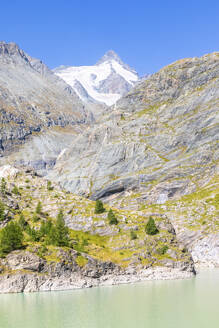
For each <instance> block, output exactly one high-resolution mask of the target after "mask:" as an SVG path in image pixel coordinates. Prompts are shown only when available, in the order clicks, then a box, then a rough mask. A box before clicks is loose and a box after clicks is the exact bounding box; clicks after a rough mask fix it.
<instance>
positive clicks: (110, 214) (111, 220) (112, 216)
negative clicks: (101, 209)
mask: <svg viewBox="0 0 219 328" xmlns="http://www.w3.org/2000/svg"><path fill="white" fill-rule="evenodd" d="M107 218H108V220H109V224H118V220H117V218H116V216H115V214H114V213H113V211H112V209H110V210H109V212H108V215H107Z"/></svg>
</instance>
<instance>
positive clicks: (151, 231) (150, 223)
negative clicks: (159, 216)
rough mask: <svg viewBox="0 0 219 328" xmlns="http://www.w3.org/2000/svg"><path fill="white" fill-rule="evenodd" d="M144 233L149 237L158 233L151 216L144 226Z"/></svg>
mask: <svg viewBox="0 0 219 328" xmlns="http://www.w3.org/2000/svg"><path fill="white" fill-rule="evenodd" d="M145 232H146V233H147V234H148V235H151V236H153V235H156V234H157V233H158V232H159V230H158V229H157V227H156V224H155V221H154V219H153V218H152V217H151V216H150V218H149V220H148V222H147V224H146V227H145Z"/></svg>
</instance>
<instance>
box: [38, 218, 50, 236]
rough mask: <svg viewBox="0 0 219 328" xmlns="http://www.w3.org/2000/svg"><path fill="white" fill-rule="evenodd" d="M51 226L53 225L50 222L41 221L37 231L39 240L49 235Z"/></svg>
mask: <svg viewBox="0 0 219 328" xmlns="http://www.w3.org/2000/svg"><path fill="white" fill-rule="evenodd" d="M52 226H53V224H52V221H51V220H47V221H43V222H42V223H41V226H40V230H39V234H40V238H42V237H45V236H47V235H48V234H49V233H50V230H51V229H52Z"/></svg>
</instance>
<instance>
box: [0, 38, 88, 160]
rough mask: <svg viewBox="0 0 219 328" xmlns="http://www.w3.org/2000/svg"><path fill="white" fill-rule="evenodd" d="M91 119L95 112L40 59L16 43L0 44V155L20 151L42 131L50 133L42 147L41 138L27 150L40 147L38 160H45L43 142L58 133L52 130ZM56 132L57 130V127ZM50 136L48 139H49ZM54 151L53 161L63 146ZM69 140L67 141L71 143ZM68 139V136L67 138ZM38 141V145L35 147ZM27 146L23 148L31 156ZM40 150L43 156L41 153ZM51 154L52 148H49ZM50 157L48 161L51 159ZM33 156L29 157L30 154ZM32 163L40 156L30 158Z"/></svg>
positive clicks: (52, 138) (57, 143) (31, 143)
mask: <svg viewBox="0 0 219 328" xmlns="http://www.w3.org/2000/svg"><path fill="white" fill-rule="evenodd" d="M90 121H92V114H91V113H90V112H89V111H88V110H87V109H86V108H85V106H84V104H83V103H82V102H81V100H80V99H79V98H78V96H77V95H76V93H75V92H74V91H73V89H72V88H71V87H70V86H69V85H67V84H66V83H65V82H64V81H63V80H61V79H59V78H58V77H57V76H56V75H55V74H53V73H52V71H50V70H49V68H48V67H47V66H46V65H44V64H43V63H42V62H41V61H40V60H37V59H35V58H32V57H30V56H29V55H27V54H26V53H25V52H24V51H23V50H21V49H20V48H19V47H18V46H17V45H16V44H14V43H5V42H1V43H0V155H1V156H2V155H4V156H5V155H8V154H10V153H12V152H13V151H19V147H20V145H22V144H26V142H27V141H28V142H29V140H33V139H34V136H35V135H37V136H38V135H40V133H41V132H42V131H43V132H44V136H45V134H47V135H48V138H46V137H45V138H44V143H42V147H41V146H40V143H39V141H40V139H39V138H38V139H37V141H36V142H35V141H33V142H30V146H29V147H28V149H29V150H30V151H31V150H33V148H35V149H36V148H37V151H36V152H37V153H38V161H43V160H44V159H46V152H45V151H44V148H45V147H44V144H45V143H47V144H51V143H52V140H54V136H55V135H58V134H57V133H54V132H52V133H51V135H50V131H52V130H54V128H55V129H56V128H57V127H60V128H62V130H63V134H64V135H66V132H65V129H64V128H65V127H69V128H70V127H75V126H76V125H81V124H85V123H88V122H90ZM56 131H57V129H56ZM46 139H47V140H46ZM60 139H62V138H60V137H59V138H57V141H56V142H55V143H54V145H53V146H52V145H51V147H50V148H51V149H52V148H55V147H56V146H57V145H58V147H57V151H56V152H53V154H52V159H53V160H54V159H55V157H56V156H57V153H59V152H60V148H61V147H63V143H64V141H63V142H62V145H59V144H60ZM69 139H70V137H69V138H68V141H67V144H68V143H69ZM64 140H65V138H64ZM36 144H38V146H37V147H36ZM28 149H27V152H26V153H25V150H22V153H23V154H24V159H23V161H24V162H25V164H28V162H26V161H25V155H26V156H27V157H28ZM40 152H41V156H39V153H40ZM50 153H51V151H50ZM50 157H51V156H49V158H48V159H46V160H45V163H46V162H47V160H48V161H51V158H50ZM29 159H30V157H29ZM30 160H31V161H32V162H34V161H36V160H37V159H35V158H33V157H32V158H31V159H30Z"/></svg>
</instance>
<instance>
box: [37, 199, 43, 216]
mask: <svg viewBox="0 0 219 328" xmlns="http://www.w3.org/2000/svg"><path fill="white" fill-rule="evenodd" d="M36 213H37V214H42V204H41V202H38V204H37V207H36Z"/></svg>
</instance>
